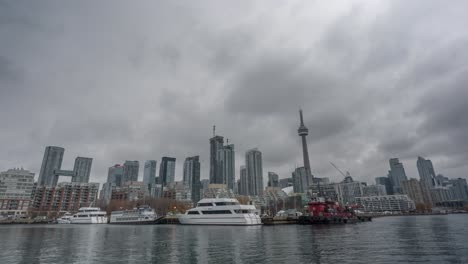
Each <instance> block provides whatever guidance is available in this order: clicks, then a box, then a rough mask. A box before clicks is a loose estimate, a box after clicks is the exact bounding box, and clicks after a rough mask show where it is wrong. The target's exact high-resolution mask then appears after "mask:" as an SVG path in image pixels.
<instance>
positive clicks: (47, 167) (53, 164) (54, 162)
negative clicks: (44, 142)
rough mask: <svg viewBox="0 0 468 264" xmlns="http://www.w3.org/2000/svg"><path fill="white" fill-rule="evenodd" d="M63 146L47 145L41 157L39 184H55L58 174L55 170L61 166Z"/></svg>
mask: <svg viewBox="0 0 468 264" xmlns="http://www.w3.org/2000/svg"><path fill="white" fill-rule="evenodd" d="M64 152H65V149H64V148H61V147H54V146H48V147H46V149H45V152H44V158H43V159H42V166H41V171H40V172H39V179H38V185H39V186H44V185H45V186H56V185H57V181H58V178H59V175H58V174H57V173H56V171H58V170H60V168H61V167H62V160H63V153H64Z"/></svg>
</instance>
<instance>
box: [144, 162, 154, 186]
mask: <svg viewBox="0 0 468 264" xmlns="http://www.w3.org/2000/svg"><path fill="white" fill-rule="evenodd" d="M156 165H157V162H156V161H155V160H147V161H146V162H145V170H144V171H143V183H144V184H145V185H149V184H155V183H156Z"/></svg>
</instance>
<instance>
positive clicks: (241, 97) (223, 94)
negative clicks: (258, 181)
mask: <svg viewBox="0 0 468 264" xmlns="http://www.w3.org/2000/svg"><path fill="white" fill-rule="evenodd" d="M107 5H108V4H99V5H94V4H93V5H90V4H88V3H85V2H77V3H74V4H71V5H60V4H54V3H49V2H41V3H32V4H31V5H23V4H21V3H17V2H16V1H12V2H11V3H9V4H8V5H6V6H4V10H5V13H6V14H8V19H7V20H8V21H9V22H10V23H7V24H6V25H4V27H2V29H0V32H1V33H2V36H5V37H4V40H5V41H4V43H3V45H2V46H1V47H0V54H2V55H0V87H2V88H0V119H1V120H2V121H3V122H4V129H3V130H2V134H1V136H0V144H1V146H2V150H3V151H2V152H1V153H0V168H3V169H7V168H12V167H20V166H23V167H24V168H27V169H28V170H30V171H33V172H35V173H36V177H37V176H38V175H39V172H40V167H41V157H42V156H43V150H44V147H46V146H51V145H52V146H61V147H63V148H65V149H66V150H67V153H66V154H65V155H66V157H65V158H64V160H63V164H62V167H63V168H67V169H72V168H73V159H72V158H73V157H78V156H85V157H92V158H93V165H92V168H91V178H90V181H93V182H94V181H97V182H101V183H102V182H104V181H105V179H106V177H107V170H108V167H109V166H112V165H113V164H115V163H122V162H123V161H125V160H138V161H139V162H140V165H141V164H143V162H144V161H145V160H148V159H154V160H158V161H160V160H161V157H162V156H170V157H176V158H177V164H176V172H175V177H176V180H180V179H181V176H182V168H183V161H184V158H185V157H187V156H194V155H199V156H200V163H201V166H202V168H201V175H202V178H203V179H206V178H207V176H208V175H209V149H208V148H207V140H208V138H209V136H210V135H211V127H212V125H213V124H216V125H217V128H218V131H217V132H218V133H219V134H220V135H224V136H226V137H229V139H230V140H231V141H232V142H234V144H235V147H236V160H237V161H238V162H237V163H236V164H237V165H236V166H235V170H236V171H235V175H236V176H237V175H239V166H238V165H240V164H239V162H240V161H242V160H243V154H244V153H245V151H247V150H248V149H250V148H253V147H258V148H259V149H260V150H261V151H262V153H263V167H264V168H265V171H274V172H277V173H278V175H279V176H280V178H284V177H288V176H289V175H290V173H291V172H292V171H294V169H295V167H297V166H301V165H302V164H303V162H302V153H301V149H300V138H298V137H297V110H298V108H300V107H301V108H302V109H303V110H304V113H305V115H304V118H305V119H304V123H305V125H306V126H307V127H308V128H309V135H308V138H307V141H308V147H309V158H310V166H311V171H312V173H313V174H314V175H316V176H317V177H328V178H330V179H331V180H334V181H338V180H340V179H341V176H340V175H339V174H338V173H337V172H336V171H335V170H334V169H333V168H331V167H330V166H329V162H330V161H331V162H334V163H336V164H337V165H338V166H339V167H340V168H342V169H343V170H347V171H350V172H351V174H352V175H353V176H355V177H356V178H358V179H360V180H362V181H366V182H373V178H374V177H376V176H385V175H386V172H387V171H388V159H389V158H391V157H398V158H399V159H400V162H402V163H403V164H405V170H406V174H407V176H408V177H409V178H411V177H417V176H418V172H417V168H415V166H414V164H415V162H416V158H417V156H423V157H426V158H430V159H431V160H432V161H433V163H434V164H433V165H434V167H436V168H437V171H438V172H440V173H443V174H444V175H446V176H448V177H451V178H456V177H463V178H467V177H468V176H467V172H468V164H466V160H468V151H467V149H466V144H465V142H467V141H468V139H467V137H466V135H468V131H467V130H468V129H467V126H466V123H465V122H466V121H464V120H465V118H464V117H465V116H466V114H467V113H468V109H467V105H466V103H465V102H464V98H466V97H467V96H468V94H467V92H468V90H467V89H466V88H465V83H466V80H465V79H466V74H465V72H464V66H463V65H464V64H465V63H466V61H467V60H466V57H467V53H466V51H465V48H464V47H465V46H466V45H465V41H464V40H465V39H466V38H467V37H468V33H467V32H466V30H464V28H463V23H459V21H464V20H465V14H464V13H463V12H462V10H465V8H466V4H465V3H464V2H455V3H453V4H451V5H442V4H439V3H437V2H431V1H424V2H416V3H413V2H412V3H408V2H407V1H389V2H385V1H384V2H380V1H379V2H378V3H373V2H371V1H370V2H368V3H362V2H353V1H349V2H346V3H340V4H330V5H327V8H326V10H327V12H322V11H321V10H324V8H325V6H324V5H325V4H324V3H321V2H310V3H308V2H305V3H303V6H298V5H297V4H296V3H293V2H287V3H284V4H282V5H281V6H277V5H276V4H273V3H268V2H264V3H260V4H258V5H255V4H252V3H237V2H233V3H226V4H225V5H227V6H224V5H223V4H212V5H204V4H201V3H197V4H194V5H193V6H190V5H191V4H188V7H187V8H186V9H183V10H180V9H179V8H178V7H177V6H176V5H175V4H173V3H141V4H139V5H135V4H130V3H113V4H112V7H113V9H112V10H114V11H115V12H116V13H118V14H120V15H119V16H115V15H110V14H109V13H108V10H109V9H108V6H107ZM208 9H209V10H210V12H208V13H207V12H206V10H208ZM30 10H34V12H30ZM88 10H92V12H88ZM225 10H229V12H228V14H225V15H222V16H221V15H219V14H224V13H225V12H223V11H225ZM277 11H281V12H277ZM435 11H437V12H435ZM175 13H177V14H182V15H181V16H180V17H183V19H175V16H172V15H171V14H175ZM50 14H54V15H53V16H52V15H50ZM135 14H138V16H136V15H135ZM374 14H378V16H374ZM84 17H86V20H82V19H81V18H84ZM240 17H242V18H244V19H243V20H242V22H241V23H239V18H240ZM122 18H125V19H122ZM371 18H372V19H371ZM89 24H92V25H93V27H90V26H89ZM434 24H436V25H437V26H436V27H435V28H436V29H437V30H431V29H432V27H433V26H434ZM129 25H131V26H129ZM312 25H313V26H312ZM390 25H391V26H390ZM277 28H282V29H283V30H276V29H277ZM64 29H67V30H64ZM102 32H107V33H106V34H102ZM447 32H449V34H448V33H447ZM19 43H20V45H19ZM189 43H190V44H189ZM271 43H278V45H271ZM20 103H21V105H23V106H27V107H21V108H19V107H18V105H19V104H20ZM18 142H20V143H18ZM140 178H141V174H140ZM61 180H67V181H68V180H69V178H63V179H62V178H60V179H59V181H61ZM264 182H266V178H265V176H264Z"/></svg>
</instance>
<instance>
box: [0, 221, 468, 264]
mask: <svg viewBox="0 0 468 264" xmlns="http://www.w3.org/2000/svg"><path fill="white" fill-rule="evenodd" d="M0 238H1V239H0V263H222V264H227V263H255V264H260V263H412V262H422V263H468V215H439V216H401V217H400V216H399V217H383V218H377V219H374V220H373V222H366V223H359V224H355V225H338V226H300V225H282V226H250V227H241V226H182V225H151V226H120V225H10V226H0Z"/></svg>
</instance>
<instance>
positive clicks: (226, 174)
mask: <svg viewBox="0 0 468 264" xmlns="http://www.w3.org/2000/svg"><path fill="white" fill-rule="evenodd" d="M235 166H236V164H235V152H234V144H229V145H226V146H224V147H223V148H222V149H220V150H219V151H218V168H219V169H220V171H221V175H222V180H223V181H222V184H225V185H226V186H227V188H228V189H230V190H233V189H234V182H235Z"/></svg>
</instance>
